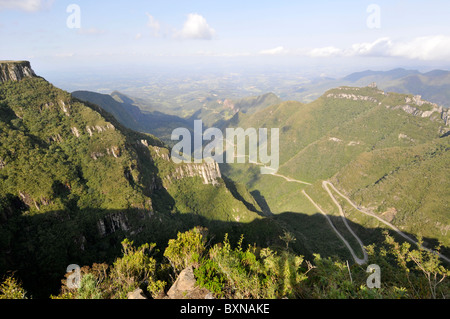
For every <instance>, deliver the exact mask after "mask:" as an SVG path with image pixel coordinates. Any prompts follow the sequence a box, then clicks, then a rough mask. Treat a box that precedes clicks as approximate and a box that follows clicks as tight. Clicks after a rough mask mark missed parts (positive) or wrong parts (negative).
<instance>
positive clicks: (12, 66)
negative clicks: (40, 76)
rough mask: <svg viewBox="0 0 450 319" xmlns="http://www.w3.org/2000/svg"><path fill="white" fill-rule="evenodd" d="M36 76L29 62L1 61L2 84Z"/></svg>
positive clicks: (0, 80) (0, 79) (0, 75)
mask: <svg viewBox="0 0 450 319" xmlns="http://www.w3.org/2000/svg"><path fill="white" fill-rule="evenodd" d="M34 76H36V74H35V73H34V71H33V69H32V68H31V64H30V62H28V61H0V83H3V82H6V81H20V80H22V79H23V78H26V77H34Z"/></svg>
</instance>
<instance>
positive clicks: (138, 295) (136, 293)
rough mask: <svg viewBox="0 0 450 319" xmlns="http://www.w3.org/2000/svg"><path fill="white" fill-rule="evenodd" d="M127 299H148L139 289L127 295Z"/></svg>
mask: <svg viewBox="0 0 450 319" xmlns="http://www.w3.org/2000/svg"><path fill="white" fill-rule="evenodd" d="M127 299H147V298H145V297H144V296H143V291H142V289H140V288H138V289H136V290H134V291H131V292H129V293H128V294H127Z"/></svg>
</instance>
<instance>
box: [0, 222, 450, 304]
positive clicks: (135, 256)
mask: <svg viewBox="0 0 450 319" xmlns="http://www.w3.org/2000/svg"><path fill="white" fill-rule="evenodd" d="M281 239H282V240H283V241H284V242H285V244H286V245H285V247H283V248H279V249H274V248H268V247H266V248H261V247H257V246H256V245H249V246H248V247H247V248H245V247H243V245H242V242H243V237H241V240H240V241H239V242H238V243H236V245H234V247H232V245H231V243H230V241H229V239H228V236H225V239H224V241H223V242H222V243H219V244H215V245H213V246H210V245H209V244H208V235H207V229H205V228H200V227H196V228H194V229H192V230H190V231H187V232H184V233H181V232H180V233H178V236H177V238H176V239H171V240H170V241H169V243H168V246H167V248H166V250H165V251H164V258H163V259H162V260H160V261H157V259H156V258H155V256H156V252H157V250H156V245H155V244H144V245H141V246H139V247H134V246H133V242H132V241H129V240H127V239H125V240H124V241H123V242H122V247H123V256H122V257H120V258H117V259H116V260H115V261H114V263H113V264H111V265H108V264H93V265H92V266H84V267H82V268H81V275H82V276H81V281H80V284H79V288H72V289H70V288H69V287H68V285H67V278H65V279H63V280H62V287H61V291H60V293H59V294H58V295H57V296H53V295H52V296H51V298H52V299H126V298H127V294H128V293H129V292H132V291H134V290H136V289H138V288H140V289H142V290H143V291H144V292H145V294H146V295H147V296H148V297H149V298H154V299H158V298H164V297H165V296H166V295H165V292H166V291H167V290H168V289H169V288H170V286H171V284H172V283H173V282H174V280H175V279H176V278H177V275H178V274H179V273H180V272H181V271H182V270H183V269H185V268H187V267H193V269H194V274H195V277H196V284H197V286H199V287H201V288H206V289H208V290H209V291H210V292H211V293H212V294H213V295H214V297H215V298H225V299H282V298H289V299H291V298H302V299H309V298H313V299H441V298H443V299H445V298H449V297H450V282H449V280H448V276H449V275H450V270H449V269H448V268H446V267H445V266H444V265H442V264H441V262H440V260H439V258H438V256H437V255H436V254H434V253H431V252H429V251H426V250H424V249H421V248H417V249H413V248H412V247H411V245H410V244H408V243H402V244H400V243H398V242H396V241H395V240H394V238H393V237H391V236H390V235H389V234H388V233H385V241H384V243H383V244H382V245H380V246H379V247H376V246H374V245H371V246H368V247H367V251H368V253H369V256H370V258H369V264H376V265H378V266H379V267H380V269H381V276H380V282H381V285H380V287H379V288H372V289H371V288H369V286H368V284H369V282H370V281H371V279H370V276H371V274H370V273H368V272H367V265H363V266H358V265H352V266H350V265H349V264H348V262H345V261H343V260H340V259H339V258H330V257H329V258H322V257H321V256H320V255H318V254H317V255H315V256H314V260H313V261H308V260H305V258H304V257H303V256H300V255H296V254H294V253H293V252H292V251H291V250H290V248H289V244H290V243H292V242H293V241H295V238H294V237H293V236H292V234H290V233H285V234H284V236H282V237H281ZM438 250H439V247H438V249H437V250H436V251H438ZM68 276H69V274H68V275H66V277H68ZM27 298H29V296H27V293H26V292H25V291H24V289H23V288H22V286H21V284H20V282H19V281H18V280H17V279H16V278H14V276H9V277H7V278H5V279H4V280H3V282H2V283H1V285H0V299H27Z"/></svg>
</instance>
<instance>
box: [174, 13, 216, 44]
mask: <svg viewBox="0 0 450 319" xmlns="http://www.w3.org/2000/svg"><path fill="white" fill-rule="evenodd" d="M215 34H216V31H215V30H214V29H213V28H211V27H210V26H209V25H208V22H206V19H205V18H204V17H203V16H201V15H199V14H197V13H190V14H188V17H187V20H186V22H185V23H184V26H183V29H182V30H181V31H180V32H179V33H177V34H176V37H180V38H184V39H202V40H211V39H212V38H213V37H214V35H215Z"/></svg>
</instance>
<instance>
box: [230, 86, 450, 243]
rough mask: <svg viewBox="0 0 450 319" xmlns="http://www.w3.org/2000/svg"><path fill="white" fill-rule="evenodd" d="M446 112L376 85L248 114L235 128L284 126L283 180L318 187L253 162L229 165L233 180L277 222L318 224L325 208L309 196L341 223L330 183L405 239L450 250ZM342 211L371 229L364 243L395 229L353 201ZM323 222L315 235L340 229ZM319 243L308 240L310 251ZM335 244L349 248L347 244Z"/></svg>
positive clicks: (237, 120) (301, 230)
mask: <svg viewBox="0 0 450 319" xmlns="http://www.w3.org/2000/svg"><path fill="white" fill-rule="evenodd" d="M433 109H435V110H436V111H435V112H430V111H432V110H433ZM442 114H443V113H441V111H438V110H437V109H436V107H435V106H434V105H433V104H431V103H427V102H424V101H417V104H416V103H415V102H414V101H413V96H412V95H405V94H398V93H385V92H383V91H381V90H379V89H377V88H372V87H363V88H351V87H341V88H337V89H332V90H329V91H327V92H326V93H325V94H324V95H323V96H322V97H320V98H319V99H317V100H316V101H314V102H311V103H308V104H303V103H299V102H293V101H292V102H284V103H281V104H279V105H274V106H271V107H269V108H267V109H265V110H264V111H261V112H257V113H255V114H252V115H245V114H239V116H236V117H235V118H234V119H233V122H230V123H229V125H230V126H231V127H243V128H248V127H256V128H258V127H267V128H272V127H277V128H280V169H279V171H278V174H279V175H282V176H285V177H288V178H291V179H296V180H300V181H304V182H307V183H310V184H312V185H310V186H308V185H306V184H300V183H296V182H289V181H286V180H285V179H283V178H280V177H279V176H270V175H269V176H267V175H266V176H263V175H260V174H259V167H257V166H255V165H251V164H245V166H244V165H240V164H234V165H224V167H223V172H224V173H225V174H226V175H227V176H229V177H231V178H233V179H235V180H237V181H239V182H241V183H244V184H245V185H247V187H248V188H249V189H250V191H251V192H252V193H255V194H258V196H259V198H261V199H263V201H264V202H265V203H266V204H267V206H268V207H269V208H270V210H271V211H272V212H273V213H275V214H283V213H284V212H293V213H299V214H304V213H306V214H308V215H309V216H314V214H316V213H317V209H316V208H315V207H314V206H312V205H311V203H310V202H309V201H308V200H306V199H305V197H304V196H303V195H302V193H301V191H302V190H305V191H306V192H307V193H308V194H309V195H311V196H312V198H313V199H314V200H315V201H316V202H317V203H318V204H319V205H320V206H321V207H322V208H323V209H324V210H325V211H326V212H327V214H329V215H330V216H336V217H338V216H339V212H338V210H337V208H336V206H335V204H334V203H333V202H332V201H331V199H330V197H329V196H328V194H327V193H326V192H325V190H324V189H323V188H322V181H323V180H330V181H332V182H333V184H334V185H335V186H336V187H337V188H338V189H340V190H341V192H344V193H345V194H347V195H348V196H349V197H350V198H351V199H352V201H354V202H356V203H357V204H358V205H360V206H361V207H365V208H366V209H368V210H370V211H372V212H374V213H375V214H377V215H379V216H381V217H382V218H385V219H386V220H388V221H389V222H391V223H393V224H394V225H395V226H397V227H398V228H400V229H401V230H402V231H404V232H407V233H409V234H412V235H413V236H418V235H421V236H424V237H426V238H427V240H428V244H429V245H431V243H436V241H437V240H440V241H442V242H443V243H444V245H445V246H447V247H450V236H449V234H448V230H449V227H450V220H449V219H448V211H449V198H450V197H449V195H450V194H449V191H448V189H449V188H448V181H449V180H450V171H449V170H448V168H447V166H448V165H446V163H448V159H449V152H448V151H449V143H450V142H449V136H448V133H447V132H448V131H449V130H450V129H449V126H448V125H447V124H446V123H445V120H446V118H445V117H444V118H443V117H442ZM341 205H344V210H345V211H346V214H347V215H346V218H347V219H350V220H351V221H352V222H354V223H355V225H361V226H363V227H364V228H363V229H364V230H365V231H362V232H360V233H359V235H360V237H361V238H362V239H363V241H364V244H370V243H373V242H376V241H377V240H379V237H378V235H375V234H376V233H378V232H377V229H378V228H380V229H382V228H385V227H386V226H385V225H383V224H382V223H380V222H374V221H373V219H371V218H367V217H366V216H364V215H362V214H361V213H358V212H357V211H354V210H353V209H352V208H351V207H350V206H349V205H348V204H347V205H348V206H345V203H344V202H342V203H341ZM299 220H301V218H299ZM323 221H324V224H323V225H318V226H317V228H315V229H314V231H315V232H319V233H324V232H329V231H330V229H329V228H328V227H329V225H328V223H327V222H326V220H325V219H323ZM339 223H340V218H338V219H336V220H335V224H336V227H337V228H338V229H339V230H340V231H342V233H344V237H345V238H347V239H348V240H349V241H351V240H353V239H352V236H351V235H350V234H348V230H347V229H346V227H344V226H343V225H339ZM294 224H296V227H297V234H299V235H301V234H306V233H307V234H310V233H311V231H310V228H309V225H306V224H304V225H302V224H301V223H300V222H298V223H296V222H295V219H294V221H293V223H291V224H290V226H292V227H294V226H293V225H294ZM354 227H355V228H358V226H354ZM368 229H373V231H368ZM346 232H347V235H345V233H346ZM316 240H317V239H316V238H315V237H309V238H308V236H305V241H306V242H308V243H310V244H312V243H313V242H315V241H316ZM334 241H335V242H336V246H339V245H340V243H339V242H340V240H339V239H338V238H337V237H336V238H335V240H334ZM330 249H332V248H330ZM447 252H448V251H447Z"/></svg>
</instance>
